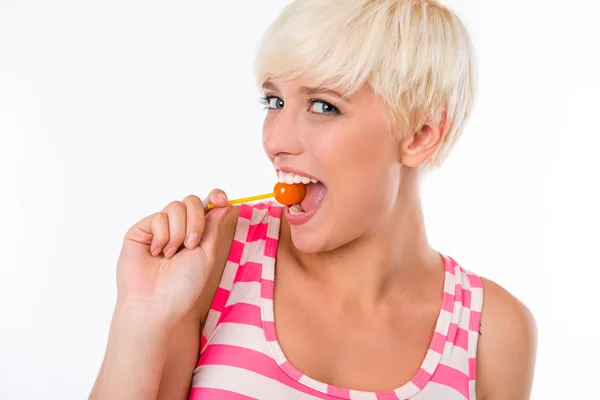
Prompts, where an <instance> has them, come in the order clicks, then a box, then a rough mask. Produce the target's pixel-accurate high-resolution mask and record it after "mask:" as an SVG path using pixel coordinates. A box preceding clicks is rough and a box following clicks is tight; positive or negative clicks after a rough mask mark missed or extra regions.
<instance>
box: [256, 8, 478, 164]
mask: <svg viewBox="0 0 600 400" xmlns="http://www.w3.org/2000/svg"><path fill="white" fill-rule="evenodd" d="M256 75H257V80H258V84H259V86H260V85H262V84H263V83H264V82H266V81H267V80H268V79H269V78H272V77H281V78H284V79H295V78H299V77H304V78H309V79H311V80H313V81H314V82H315V84H316V85H318V86H327V87H330V88H333V89H336V90H339V91H342V92H343V93H345V94H346V95H348V96H349V95H351V94H352V93H353V92H354V91H356V90H357V89H359V88H361V87H363V86H364V85H368V87H370V89H371V90H373V91H374V93H375V94H377V95H379V96H381V97H382V98H383V99H384V101H385V102H386V103H387V105H388V106H389V111H390V112H391V123H392V126H393V127H394V129H393V132H394V134H395V135H397V136H396V137H397V138H401V137H402V136H403V135H404V134H406V133H407V132H410V133H414V132H416V131H417V130H418V129H420V128H421V126H423V125H424V124H425V123H427V122H439V121H440V120H441V118H443V115H444V113H446V114H447V118H448V128H447V132H446V135H445V137H444V139H443V141H442V143H441V144H440V146H439V148H438V149H437V151H436V152H435V153H434V154H433V156H432V157H431V158H430V159H429V160H427V162H426V163H425V166H426V168H427V169H432V168H435V167H437V166H439V165H441V163H442V162H443V161H444V159H445V158H446V157H447V155H448V153H449V151H450V149H451V148H452V147H453V146H454V143H455V142H456V140H457V138H458V137H459V136H460V134H461V132H462V129H463V126H464V124H465V122H466V120H467V119H468V117H469V115H470V112H471V109H472V106H473V100H474V96H475V91H476V86H477V82H476V80H477V77H476V71H475V60H474V51H473V46H472V43H471V39H470V37H469V34H468V32H467V29H466V28H465V26H464V25H463V23H462V22H461V21H460V20H459V18H458V17H457V16H456V15H455V14H454V13H453V12H452V11H450V10H449V9H448V8H446V7H444V6H443V5H441V4H439V3H438V2H437V1H434V0H296V1H294V2H292V3H291V4H289V5H288V6H287V7H286V8H284V10H283V11H282V12H281V14H280V15H279V17H278V18H277V19H276V20H275V21H274V22H273V23H272V25H271V26H270V28H269V29H268V30H267V31H266V33H265V35H264V38H263V40H262V42H261V44H260V47H259V52H258V56H257V60H256Z"/></svg>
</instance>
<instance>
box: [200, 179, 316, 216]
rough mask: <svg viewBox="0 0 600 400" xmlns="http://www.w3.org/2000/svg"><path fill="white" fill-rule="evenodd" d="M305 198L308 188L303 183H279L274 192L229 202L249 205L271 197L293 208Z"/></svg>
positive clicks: (211, 205) (212, 205) (211, 206)
mask: <svg viewBox="0 0 600 400" xmlns="http://www.w3.org/2000/svg"><path fill="white" fill-rule="evenodd" d="M304 196H306V186H305V185H304V184H303V183H291V184H289V183H281V182H278V183H276V184H275V187H274V188H273V192H271V193H266V194H260V195H258V196H250V197H244V198H241V199H235V200H229V204H242V203H248V202H251V201H256V200H262V199H268V198H270V197H275V200H277V202H278V203H280V204H283V205H284V206H292V205H294V204H298V203H300V202H301V201H302V200H303V199H304ZM212 208H215V205H214V204H212V203H209V204H208V209H209V210H210V209H212Z"/></svg>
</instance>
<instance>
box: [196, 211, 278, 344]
mask: <svg viewBox="0 0 600 400" xmlns="http://www.w3.org/2000/svg"><path fill="white" fill-rule="evenodd" d="M281 214H282V207H281V206H280V205H278V204H276V203H274V202H272V201H269V202H262V203H256V204H252V205H251V204H242V205H241V206H240V213H239V217H238V220H237V225H236V229H235V233H234V237H233V241H232V243H231V248H230V250H229V254H228V257H227V261H226V263H225V267H224V269H223V275H222V276H221V280H220V282H219V286H218V287H217V290H216V292H215V296H214V297H213V301H212V303H211V306H210V309H209V311H208V315H207V317H206V322H205V324H204V327H203V330H202V336H201V346H200V352H201V353H202V352H203V351H204V349H205V348H206V346H207V344H208V343H209V342H210V341H211V338H212V337H213V335H214V333H215V330H216V329H217V327H218V326H219V325H220V324H221V323H223V322H227V321H228V320H231V319H236V318H238V317H241V318H253V316H254V315H255V314H256V313H255V312H252V311H254V310H249V309H248V308H249V307H252V306H254V307H256V311H257V312H258V314H256V317H257V321H256V322H257V323H258V324H260V311H259V309H260V296H261V276H262V274H263V268H262V266H263V257H264V256H265V255H266V254H271V253H272V258H273V259H274V258H275V255H276V252H277V240H278V237H279V227H280V220H281ZM234 305H237V307H235V308H236V310H234V307H233V306H234ZM232 313H234V314H235V315H232ZM238 314H239V315H238Z"/></svg>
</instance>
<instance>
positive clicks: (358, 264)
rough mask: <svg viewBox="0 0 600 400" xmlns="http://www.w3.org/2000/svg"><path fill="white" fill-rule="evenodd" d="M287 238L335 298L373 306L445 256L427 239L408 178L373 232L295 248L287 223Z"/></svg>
mask: <svg viewBox="0 0 600 400" xmlns="http://www.w3.org/2000/svg"><path fill="white" fill-rule="evenodd" d="M283 233H284V235H285V236H286V238H285V239H284V243H285V244H286V246H289V248H290V251H291V253H292V257H293V258H294V259H295V260H296V261H297V266H299V267H300V268H301V269H302V270H303V272H304V273H305V274H306V275H307V277H308V278H309V279H311V280H312V281H314V282H315V283H317V284H319V285H322V286H324V287H325V288H326V289H327V291H328V292H331V293H336V297H337V298H340V297H341V298H342V299H344V298H346V299H353V301H360V302H362V303H365V306H371V305H373V304H375V303H378V302H380V301H381V300H382V299H384V298H386V297H388V294H390V293H396V294H397V293H402V292H406V291H410V290H411V289H414V288H415V285H414V283H415V282H419V281H423V279H422V278H423V277H424V276H425V275H427V274H430V272H431V271H435V270H436V269H439V270H440V271H441V268H440V266H441V265H442V260H441V257H440V256H439V254H438V253H437V252H436V251H435V250H433V249H432V248H431V247H430V246H429V243H428V240H427V235H426V230H425V221H424V216H423V211H422V206H421V200H420V196H419V194H418V185H417V184H416V183H413V182H407V184H406V186H405V187H404V188H402V189H401V190H400V193H399V194H398V196H397V198H396V204H394V205H393V207H391V209H390V212H389V213H388V214H387V215H383V216H382V217H381V218H380V221H378V222H377V224H376V225H375V226H374V227H373V229H371V230H370V231H369V232H367V233H365V234H363V235H361V236H360V237H359V238H357V239H356V240H354V241H352V242H350V243H347V244H346V245H344V246H343V247H341V248H338V249H335V250H333V251H329V252H326V253H318V254H304V253H300V252H298V251H297V250H296V249H294V247H293V245H292V243H291V239H290V238H289V231H288V229H286V230H285V232H283Z"/></svg>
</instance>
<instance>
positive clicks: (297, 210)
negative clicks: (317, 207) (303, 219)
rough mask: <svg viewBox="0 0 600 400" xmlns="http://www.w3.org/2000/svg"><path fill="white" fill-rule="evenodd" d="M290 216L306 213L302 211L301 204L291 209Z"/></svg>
mask: <svg viewBox="0 0 600 400" xmlns="http://www.w3.org/2000/svg"><path fill="white" fill-rule="evenodd" d="M289 210H290V214H292V215H300V214H302V213H304V210H303V209H302V206H301V205H300V204H294V205H293V206H291V207H290V209H289Z"/></svg>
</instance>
